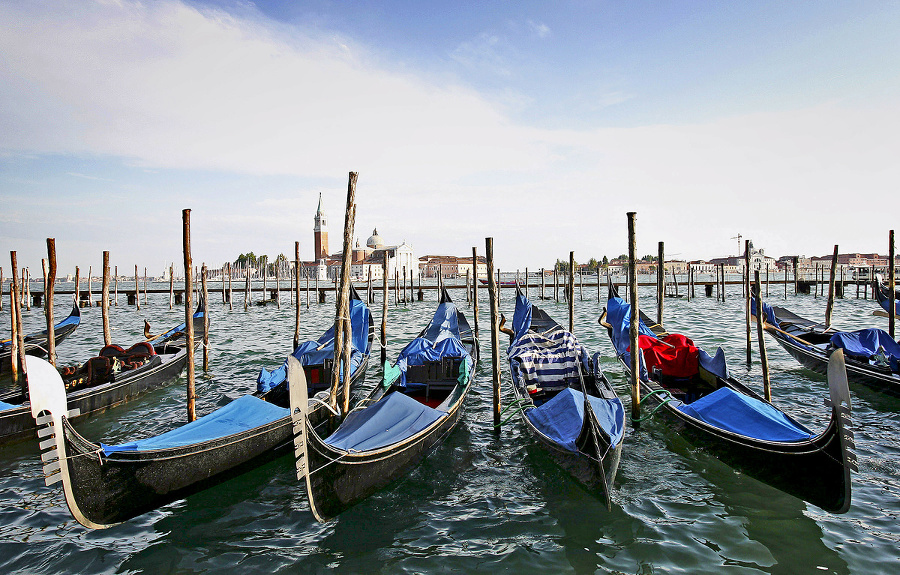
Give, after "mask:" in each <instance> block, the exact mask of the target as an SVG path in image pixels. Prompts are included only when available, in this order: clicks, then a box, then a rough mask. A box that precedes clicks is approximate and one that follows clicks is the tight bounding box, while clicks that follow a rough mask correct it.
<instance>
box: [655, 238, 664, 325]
mask: <svg viewBox="0 0 900 575" xmlns="http://www.w3.org/2000/svg"><path fill="white" fill-rule="evenodd" d="M665 290H666V246H665V243H664V242H659V244H658V246H657V256H656V323H658V324H659V325H660V326H662V324H663V300H664V299H666V294H665Z"/></svg>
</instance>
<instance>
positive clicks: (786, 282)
mask: <svg viewBox="0 0 900 575" xmlns="http://www.w3.org/2000/svg"><path fill="white" fill-rule="evenodd" d="M787 272H788V268H787V265H785V266H784V299H787V284H788V279H787Z"/></svg>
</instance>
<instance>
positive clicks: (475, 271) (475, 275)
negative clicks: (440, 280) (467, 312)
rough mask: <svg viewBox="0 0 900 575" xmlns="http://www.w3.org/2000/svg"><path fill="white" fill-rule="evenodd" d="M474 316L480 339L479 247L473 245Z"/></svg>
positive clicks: (476, 333) (476, 332)
mask: <svg viewBox="0 0 900 575" xmlns="http://www.w3.org/2000/svg"><path fill="white" fill-rule="evenodd" d="M472 317H473V318H474V319H475V324H474V326H475V339H478V248H477V247H475V246H472Z"/></svg>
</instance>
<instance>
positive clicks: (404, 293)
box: [403, 266, 440, 305]
mask: <svg viewBox="0 0 900 575" xmlns="http://www.w3.org/2000/svg"><path fill="white" fill-rule="evenodd" d="M438 297H439V298H440V295H438ZM403 301H404V302H406V303H407V305H408V304H409V294H408V293H407V291H406V266H403Z"/></svg>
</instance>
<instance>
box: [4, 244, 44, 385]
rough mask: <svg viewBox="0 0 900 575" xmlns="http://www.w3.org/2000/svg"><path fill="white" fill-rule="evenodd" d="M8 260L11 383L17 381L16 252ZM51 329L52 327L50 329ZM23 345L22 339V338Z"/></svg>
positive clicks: (17, 290)
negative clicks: (9, 269)
mask: <svg viewBox="0 0 900 575" xmlns="http://www.w3.org/2000/svg"><path fill="white" fill-rule="evenodd" d="M9 260H10V264H11V266H12V283H11V284H10V285H9V325H10V330H11V332H12V333H11V334H10V341H9V343H10V348H9V365H10V373H11V374H12V380H13V382H17V381H18V380H19V366H20V359H19V358H20V355H19V317H20V314H19V313H18V312H19V279H18V278H19V276H18V274H19V271H18V270H19V262H18V261H17V258H16V252H14V251H10V252H9ZM50 329H51V330H52V329H53V326H51V327H50ZM22 344H23V345H24V338H22Z"/></svg>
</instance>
